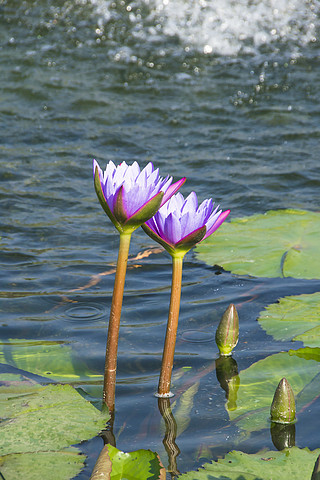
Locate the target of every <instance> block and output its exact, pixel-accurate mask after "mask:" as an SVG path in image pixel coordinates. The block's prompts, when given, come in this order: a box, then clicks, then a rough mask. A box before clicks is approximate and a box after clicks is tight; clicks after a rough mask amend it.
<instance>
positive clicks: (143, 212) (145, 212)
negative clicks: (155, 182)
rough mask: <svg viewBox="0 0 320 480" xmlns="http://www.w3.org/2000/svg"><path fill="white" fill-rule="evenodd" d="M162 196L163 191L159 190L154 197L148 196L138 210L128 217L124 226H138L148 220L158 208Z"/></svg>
mask: <svg viewBox="0 0 320 480" xmlns="http://www.w3.org/2000/svg"><path fill="white" fill-rule="evenodd" d="M162 198H163V192H159V193H157V194H156V195H154V197H152V198H150V200H148V201H147V202H146V203H145V204H144V205H142V207H141V208H139V210H137V211H136V212H135V213H134V214H133V215H132V216H131V217H129V218H128V219H127V220H126V221H125V224H124V226H136V227H137V228H138V227H140V225H142V224H143V223H145V222H146V221H147V220H149V219H150V218H151V217H153V216H154V215H155V213H157V211H158V210H159V207H160V204H161V201H162Z"/></svg>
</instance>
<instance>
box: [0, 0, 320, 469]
mask: <svg viewBox="0 0 320 480" xmlns="http://www.w3.org/2000/svg"><path fill="white" fill-rule="evenodd" d="M319 7H320V4H319V2H318V1H311V2H310V1H295V0H291V1H289V2H288V1H287V2H282V1H280V2H279V1H278V2H276V3H275V2H273V1H270V2H249V1H246V0H244V1H242V2H240V3H239V2H234V1H232V0H228V1H226V2H224V1H218V2H209V1H202V0H201V1H200V2H193V1H191V0H189V1H187V2H186V1H183V2H182V1H180V0H162V1H160V0H149V1H147V0H144V1H143V0H138V1H137V2H132V3H130V2H127V1H124V0H121V1H119V0H116V1H107V0H91V1H86V0H81V1H80V0H78V1H66V0H60V1H57V2H55V3H54V5H52V3H51V2H49V1H45V0H34V1H30V0H26V1H24V2H20V1H17V0H8V1H3V0H2V1H1V2H0V42H1V43H0V67H1V102H0V118H1V127H2V128H1V130H0V139H1V141H0V149H1V150H0V151H1V159H0V181H1V184H0V201H1V208H2V215H1V237H2V238H1V254H0V261H1V267H2V272H3V275H2V278H1V286H0V289H1V292H0V295H1V307H0V308H1V325H2V328H1V332H2V337H1V338H2V339H3V341H7V340H8V339H35V338H36V339H41V340H42V341H47V340H54V341H60V342H63V343H66V344H68V345H71V346H72V348H73V349H74V350H75V351H76V352H77V353H79V355H80V356H81V358H82V360H83V361H85V362H86V364H87V365H88V366H89V368H90V370H91V371H92V372H94V373H96V374H100V373H101V372H102V371H103V365H104V353H105V338H106V329H107V321H108V312H109V308H110V302H111V295H112V289H113V279H114V276H113V272H114V262H115V261H116V256H117V248H118V235H117V232H116V230H115V229H114V227H113V226H112V225H111V223H110V222H109V220H108V219H107V217H106V216H105V214H104V212H103V211H102V209H101V207H100V205H99V204H98V201H97V198H96V194H95V192H94V188H93V182H92V159H93V158H96V159H97V160H98V161H99V163H100V164H101V165H102V166H104V165H106V163H107V162H108V161H109V160H110V159H112V160H113V161H115V162H121V161H123V160H125V161H126V162H129V163H132V162H133V161H134V160H137V161H139V162H140V164H142V165H144V164H146V163H147V162H148V161H153V162H154V164H156V165H157V166H159V167H160V169H161V173H162V174H163V175H166V174H170V175H173V176H174V178H175V179H178V178H179V177H181V176H186V177H187V182H186V184H185V185H184V186H183V188H182V193H183V194H185V195H187V194H188V193H189V192H190V191H192V190H195V191H196V192H197V194H198V196H199V199H200V200H203V199H204V198H207V197H210V196H211V197H213V199H214V201H215V202H217V203H219V204H221V206H222V208H223V209H227V208H230V209H231V216H232V217H238V216H244V215H250V214H254V213H263V212H265V211H267V210H269V209H280V208H301V209H309V210H318V209H319V185H320V176H319V148H318V144H319V136H320V114H319V106H318V99H319V94H320V92H319V78H320V67H319V54H320V49H319V36H318V34H319V16H318V15H319ZM235 245H236V239H235ZM150 247H155V245H154V244H152V242H151V240H150V239H149V237H147V236H146V235H145V234H144V233H143V232H142V231H140V230H139V231H137V232H136V233H135V234H134V235H133V240H132V244H131V249H130V254H131V256H132V257H131V260H130V268H129V269H128V273H127V281H126V291H125V299H124V306H123V315H122V328H121V332H120V344H119V365H118V377H117V378H118V386H117V400H116V402H117V412H116V420H115V435H116V437H117V446H118V448H120V449H122V450H134V449H138V448H151V449H153V450H156V451H158V452H159V453H160V455H161V458H162V460H163V462H164V464H165V465H166V462H167V459H166V458H167V457H166V453H165V451H164V447H163V445H162V439H163V434H164V426H163V423H162V421H161V415H160V413H159V411H158V405H157V401H156V399H155V398H154V397H153V392H154V391H155V390H156V386H157V380H158V373H159V367H160V362H161V351H162V344H163V337H164V330H165V325H166V320H167V310H168V303H169V295H170V282H171V264H170V257H169V256H168V255H167V254H165V253H163V252H160V253H159V251H157V250H156V251H155V252H154V253H151V254H150V255H149V256H146V257H145V258H143V259H142V260H135V257H136V256H137V255H138V254H139V252H143V251H145V250H146V249H149V248H150ZM137 266H138V267H137ZM314 291H319V282H318V281H316V280H315V281H301V280H300V281H298V280H294V279H273V280H269V279H258V278H250V277H245V276H244V277H239V276H234V275H231V274H230V273H228V272H224V271H222V270H221V269H219V268H218V267H208V266H207V265H205V264H203V263H201V262H199V261H197V259H196V258H195V256H194V254H193V253H192V252H190V253H189V254H188V255H187V257H186V261H185V265H184V272H183V288H182V304H181V315H180V323H179V337H178V341H177V347H176V357H175V361H176V364H175V372H176V373H177V374H179V375H180V374H182V373H183V375H186V382H185V383H184V382H183V381H182V380H178V379H177V380H176V382H177V383H176V385H177V388H178V386H179V388H180V393H181V392H182V391H183V388H184V389H186V388H187V387H188V386H190V385H191V384H197V382H199V383H198V384H197V385H198V386H197V391H196V392H195V393H194V398H193V402H192V404H191V405H192V408H191V411H190V423H189V426H188V428H187V429H186V430H185V431H184V432H183V433H182V434H181V435H180V436H179V437H178V439H177V443H178V445H179V448H180V450H181V453H180V455H179V456H178V468H179V470H180V471H181V472H183V471H186V470H187V469H191V468H196V467H198V466H199V465H201V463H202V462H203V461H204V459H206V458H208V457H210V456H211V457H212V458H216V457H217V456H218V455H222V454H225V453H226V452H227V451H229V450H230V449H232V448H235V441H236V437H237V431H236V429H235V428H234V427H233V426H232V425H231V426H230V425H229V421H228V417H227V413H226V411H225V408H224V404H225V392H224V391H223V390H222V389H221V387H220V385H219V383H218V381H217V378H216V374H215V370H214V368H215V367H214V360H215V359H216V357H217V351H216V347H215V344H214V340H213V338H214V333H215V328H216V325H217V323H218V321H219V319H220V317H221V315H222V313H223V311H224V310H225V309H226V307H227V306H228V305H229V303H231V302H232V303H235V304H236V305H237V307H238V311H239V315H240V326H241V327H240V328H241V330H240V336H241V338H240V342H239V345H238V347H237V349H236V352H235V359H236V360H237V362H238V368H239V370H241V369H243V368H247V367H248V366H249V365H251V364H252V363H253V362H254V361H256V360H257V359H259V358H264V357H265V356H267V355H269V354H271V353H274V352H278V351H281V350H282V349H287V348H289V347H291V346H292V345H291V344H289V345H287V344H283V343H280V342H273V341H271V339H270V337H267V335H266V334H265V333H264V332H263V331H262V330H261V329H260V327H259V325H258V323H257V322H256V318H257V316H258V314H259V312H260V311H261V310H262V309H263V308H264V307H265V306H266V305H267V304H268V303H271V302H274V301H276V300H277V299H278V298H279V297H281V296H284V295H288V294H300V293H312V292H314ZM188 369H189V370H188ZM179 372H180V373H179ZM190 372H191V373H190ZM181 378H182V377H181ZM188 382H189V383H188ZM81 392H82V393H83V394H84V395H86V396H88V398H91V399H92V400H93V401H95V403H96V404H97V405H98V404H99V402H100V394H101V385H88V384H83V385H81ZM176 393H177V397H178V396H179V392H176ZM318 409H319V405H317V404H316V405H315V406H314V407H313V412H315V413H316V412H317V411H318ZM178 428H179V427H178ZM315 430H316V429H315V425H314V424H313V423H312V420H311V419H310V418H309V420H308V417H307V415H304V417H303V421H300V422H299V423H298V424H297V434H296V444H297V445H298V446H300V447H304V446H308V447H309V448H315V447H318V443H317V442H318V437H317V432H316V431H315ZM265 446H266V447H269V448H274V447H273V445H272V442H271V439H270V435H269V432H262V433H261V434H260V435H259V436H256V437H255V438H253V439H251V440H250V441H248V442H247V443H246V444H245V445H242V447H243V449H244V450H245V451H248V452H250V451H257V449H259V448H261V447H265ZM101 447H102V440H101V439H100V438H96V439H94V440H92V441H91V442H88V444H86V445H84V446H83V448H84V449H85V451H86V452H87V453H88V455H89V457H88V466H87V467H86V469H85V470H84V471H83V473H82V474H81V475H80V476H79V479H86V478H89V477H90V473H91V469H92V466H93V464H94V462H95V459H96V458H97V455H98V453H99V451H100V448H101ZM204 452H206V453H204Z"/></svg>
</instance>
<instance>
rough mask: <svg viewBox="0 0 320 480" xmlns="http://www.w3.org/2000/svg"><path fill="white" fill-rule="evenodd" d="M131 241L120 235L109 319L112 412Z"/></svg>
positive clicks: (107, 386)
mask: <svg viewBox="0 0 320 480" xmlns="http://www.w3.org/2000/svg"><path fill="white" fill-rule="evenodd" d="M130 240H131V233H120V245H119V253H118V261H117V270H116V277H115V280H114V288H113V296H112V303H111V311H110V319H109V328H108V338H107V349H106V362H105V369H104V384H103V401H104V403H105V404H106V405H107V407H108V408H109V411H110V412H113V410H114V404H115V389H116V370H117V353H118V339H119V328H120V317H121V308H122V299H123V291H124V283H125V278H126V271H127V262H128V255H129V247H130Z"/></svg>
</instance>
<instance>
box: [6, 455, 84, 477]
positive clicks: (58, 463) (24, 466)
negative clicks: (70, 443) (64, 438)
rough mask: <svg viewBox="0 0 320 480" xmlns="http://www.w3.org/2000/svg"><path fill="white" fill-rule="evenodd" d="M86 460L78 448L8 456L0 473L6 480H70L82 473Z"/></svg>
mask: <svg viewBox="0 0 320 480" xmlns="http://www.w3.org/2000/svg"><path fill="white" fill-rule="evenodd" d="M85 458H86V456H85V455H81V453H80V451H79V450H78V449H77V448H66V449H64V450H61V451H60V452H37V453H23V454H15V455H6V456H4V457H0V471H1V473H2V475H3V478H5V480H22V479H23V480H43V479H45V480H69V479H70V478H74V477H75V476H76V475H78V474H79V473H80V472H81V470H82V468H83V467H84V461H85Z"/></svg>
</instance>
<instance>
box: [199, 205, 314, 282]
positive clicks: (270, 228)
mask: <svg viewBox="0 0 320 480" xmlns="http://www.w3.org/2000/svg"><path fill="white" fill-rule="evenodd" d="M319 238H320V213H318V212H308V211H304V210H277V211H274V210H270V211H268V212H267V213H265V214H257V215H253V216H250V217H244V218H234V219H232V220H231V222H230V223H226V222H225V223H223V225H222V226H221V227H220V228H219V229H218V230H217V231H216V232H215V233H214V235H212V236H210V237H208V238H207V239H206V240H205V241H203V242H202V243H200V244H199V245H198V246H197V247H196V255H197V256H198V258H199V259H200V260H201V261H203V262H206V263H208V264H209V265H220V266H221V267H223V268H224V269H225V270H229V271H231V272H232V273H236V274H239V275H252V276H257V277H296V278H307V279H312V278H320V260H319V259H320V242H319Z"/></svg>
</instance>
